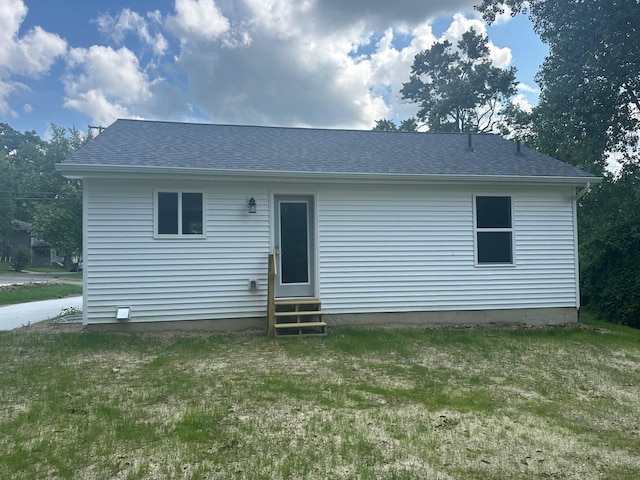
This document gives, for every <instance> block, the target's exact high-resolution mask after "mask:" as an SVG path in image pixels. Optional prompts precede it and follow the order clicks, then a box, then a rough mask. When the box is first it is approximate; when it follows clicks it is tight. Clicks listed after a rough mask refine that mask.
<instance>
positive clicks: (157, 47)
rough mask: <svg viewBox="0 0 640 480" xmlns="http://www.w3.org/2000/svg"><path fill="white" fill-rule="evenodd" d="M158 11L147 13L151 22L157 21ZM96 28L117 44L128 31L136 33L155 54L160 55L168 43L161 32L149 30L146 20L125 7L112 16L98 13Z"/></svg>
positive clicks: (120, 42)
mask: <svg viewBox="0 0 640 480" xmlns="http://www.w3.org/2000/svg"><path fill="white" fill-rule="evenodd" d="M159 13H160V12H158V11H157V10H156V11H155V12H150V13H149V14H148V15H147V18H149V19H150V20H151V21H152V23H156V24H157V23H158V21H159V17H158V15H159ZM95 22H96V24H97V25H98V30H100V31H101V32H102V33H103V34H106V35H109V36H110V37H111V38H112V39H113V40H114V41H115V42H116V43H117V44H122V42H123V41H124V39H125V37H126V36H127V35H128V34H129V33H134V34H135V35H137V36H138V37H139V38H140V39H141V40H142V41H143V42H144V43H145V44H146V45H148V46H149V47H151V49H152V50H153V53H154V54H155V55H158V56H161V55H163V54H164V53H165V51H166V50H167V48H168V46H169V43H168V42H167V40H166V38H165V37H164V35H162V33H160V32H156V33H154V34H152V33H151V32H150V31H149V25H148V23H147V20H146V19H145V18H144V17H142V16H141V15H140V14H138V13H136V12H134V11H132V10H130V9H128V8H125V9H123V10H122V11H121V12H120V13H119V14H118V15H117V16H115V17H112V16H111V15H110V14H108V13H106V14H103V15H100V16H99V17H98V18H97V19H96V20H95Z"/></svg>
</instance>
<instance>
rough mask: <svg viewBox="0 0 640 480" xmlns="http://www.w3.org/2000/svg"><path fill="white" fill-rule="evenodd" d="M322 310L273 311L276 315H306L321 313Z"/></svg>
mask: <svg viewBox="0 0 640 480" xmlns="http://www.w3.org/2000/svg"><path fill="white" fill-rule="evenodd" d="M323 313H324V312H322V311H321V310H298V311H297V312H275V313H274V315H275V316H276V318H277V317H308V316H311V315H322V314H323Z"/></svg>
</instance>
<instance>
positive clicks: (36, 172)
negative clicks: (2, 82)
mask: <svg viewBox="0 0 640 480" xmlns="http://www.w3.org/2000/svg"><path fill="white" fill-rule="evenodd" d="M51 131H52V137H51V139H50V140H49V141H43V140H42V139H40V137H39V136H38V135H37V134H36V132H34V131H31V132H24V133H21V132H18V131H16V130H14V129H13V128H11V127H10V126H9V125H7V124H6V123H0V249H1V251H0V254H2V255H3V256H6V255H8V254H9V249H10V247H11V246H10V245H9V240H10V238H11V233H12V231H13V228H12V225H11V221H12V220H14V219H18V220H23V221H26V222H28V223H31V224H32V225H31V230H32V233H34V234H36V235H37V236H39V237H40V238H42V239H43V240H47V241H49V242H51V243H52V244H53V246H54V247H55V248H57V249H58V250H60V251H62V252H64V253H65V255H66V254H69V253H72V252H73V251H75V250H79V249H80V242H81V233H78V232H81V228H82V213H81V212H82V190H81V185H80V183H79V182H77V181H70V180H67V179H65V178H63V177H62V175H60V173H59V172H57V171H56V169H55V164H56V163H58V162H61V161H63V160H65V159H66V158H67V157H69V156H70V155H71V154H72V153H73V152H74V151H75V150H77V149H78V148H79V147H80V146H82V145H83V144H84V143H86V142H87V141H89V140H90V139H91V138H92V136H91V135H90V134H89V135H87V136H84V135H82V134H81V132H79V131H78V130H76V129H75V128H71V129H69V130H67V129H65V128H62V127H58V126H57V125H55V124H52V125H51ZM54 227H58V228H59V229H63V230H66V233H65V235H61V232H60V231H59V230H57V229H56V228H54ZM67 234H69V235H70V236H72V237H73V238H74V239H75V240H74V241H70V240H69V238H64V237H66V236H67ZM49 235H51V237H50V238H49Z"/></svg>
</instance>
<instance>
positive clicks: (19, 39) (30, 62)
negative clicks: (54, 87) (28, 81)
mask: <svg viewBox="0 0 640 480" xmlns="http://www.w3.org/2000/svg"><path fill="white" fill-rule="evenodd" d="M27 12H28V9H27V7H26V5H25V4H24V2H23V1H21V0H0V113H9V114H10V115H12V116H15V115H16V113H15V112H14V111H13V110H12V108H11V107H10V105H9V102H8V98H9V96H10V95H11V93H13V92H14V91H16V90H18V89H22V88H26V87H25V85H24V84H23V83H21V82H20V81H18V80H16V79H15V77H16V76H23V77H31V78H38V77H41V76H42V75H44V74H46V73H47V72H48V71H49V69H50V68H51V66H52V65H53V63H54V62H55V61H56V60H57V59H58V58H59V57H60V56H61V55H63V54H64V53H65V51H66V49H67V42H66V41H65V40H64V39H62V38H61V37H60V36H59V35H56V34H53V33H49V32H47V31H45V30H44V29H42V28H41V27H38V26H36V27H34V28H32V29H30V30H29V31H27V32H26V33H25V34H24V35H22V36H20V35H19V30H20V26H21V25H22V23H23V21H24V19H25V17H26V15H27Z"/></svg>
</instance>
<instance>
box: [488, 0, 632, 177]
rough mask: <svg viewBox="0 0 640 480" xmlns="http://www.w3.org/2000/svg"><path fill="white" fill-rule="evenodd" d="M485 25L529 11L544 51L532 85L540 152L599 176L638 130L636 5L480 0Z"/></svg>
mask: <svg viewBox="0 0 640 480" xmlns="http://www.w3.org/2000/svg"><path fill="white" fill-rule="evenodd" d="M477 8H478V10H479V11H480V12H482V14H483V15H484V17H485V19H486V20H488V21H490V22H491V21H493V20H495V18H496V15H497V14H499V13H504V11H505V9H506V8H508V9H510V10H511V13H512V15H516V14H518V13H528V14H529V16H530V18H531V19H532V21H533V24H534V29H535V31H536V32H537V33H538V34H539V35H540V38H541V39H542V41H543V42H545V43H546V44H547V45H548V46H549V55H548V56H547V58H546V59H545V61H544V63H543V64H542V67H541V69H540V71H539V72H538V75H537V77H536V80H537V82H538V84H539V86H540V90H541V94H540V100H539V105H538V107H537V108H536V111H535V115H536V119H535V123H536V130H537V133H538V137H539V144H538V145H537V147H538V148H540V149H543V150H544V151H545V152H546V153H549V154H550V155H553V156H555V157H557V158H559V159H561V160H564V161H566V162H568V163H572V164H574V165H579V166H582V167H585V168H588V169H590V170H592V171H596V172H598V171H601V170H602V167H603V166H604V164H605V160H606V157H605V152H611V151H625V150H626V149H627V147H628V146H635V145H636V144H637V142H638V134H637V132H638V131H639V130H640V3H639V2H638V1H637V0H564V1H562V2H559V1H545V0H528V1H526V2H525V1H524V0H482V3H481V4H480V5H479V6H478V7H477Z"/></svg>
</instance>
